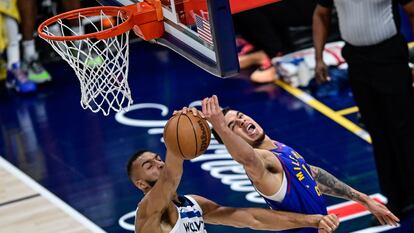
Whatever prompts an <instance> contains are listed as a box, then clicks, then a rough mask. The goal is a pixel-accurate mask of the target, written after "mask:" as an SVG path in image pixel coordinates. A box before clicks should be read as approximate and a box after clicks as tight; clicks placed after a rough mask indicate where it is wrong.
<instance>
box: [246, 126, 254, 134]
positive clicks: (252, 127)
mask: <svg viewBox="0 0 414 233" xmlns="http://www.w3.org/2000/svg"><path fill="white" fill-rule="evenodd" d="M246 130H247V133H248V134H249V135H252V134H254V133H256V126H254V125H253V124H248V125H247V127H246Z"/></svg>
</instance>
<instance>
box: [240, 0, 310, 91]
mask: <svg viewBox="0 0 414 233" xmlns="http://www.w3.org/2000/svg"><path fill="white" fill-rule="evenodd" d="M314 7H315V2H314V1H308V0H289V1H282V2H277V3H274V4H270V5H266V6H263V7H259V8H256V9H252V10H248V11H245V12H241V13H238V14H235V15H234V17H233V20H234V24H235V29H236V33H238V34H240V35H241V37H243V38H244V39H245V40H246V41H248V42H249V43H251V44H248V43H247V42H244V41H240V40H238V44H239V45H241V46H242V47H243V49H242V50H241V52H240V53H239V61H240V68H241V69H245V68H247V67H249V66H253V65H256V66H259V68H258V69H257V70H256V71H254V72H253V73H252V75H251V80H252V81H253V82H257V83H267V82H272V81H273V80H275V78H276V77H277V74H276V69H275V67H274V66H273V65H272V63H271V58H273V57H275V56H280V55H282V54H284V53H287V52H290V51H292V50H293V44H292V39H291V38H290V33H289V27H291V26H306V25H308V26H310V25H311V22H312V12H313V9H314ZM240 42H241V43H240Z"/></svg>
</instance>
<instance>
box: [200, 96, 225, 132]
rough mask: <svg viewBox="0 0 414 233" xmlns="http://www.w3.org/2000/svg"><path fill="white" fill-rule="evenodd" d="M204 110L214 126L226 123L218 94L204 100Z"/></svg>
mask: <svg viewBox="0 0 414 233" xmlns="http://www.w3.org/2000/svg"><path fill="white" fill-rule="evenodd" d="M201 107H202V112H203V114H204V116H205V117H206V118H207V120H208V121H209V122H210V123H211V124H212V125H213V127H214V128H216V127H220V126H222V125H225V120H224V115H223V113H222V112H221V108H220V105H219V101H218V98H217V96H216V95H213V96H212V97H210V98H204V99H203V102H202V105H201Z"/></svg>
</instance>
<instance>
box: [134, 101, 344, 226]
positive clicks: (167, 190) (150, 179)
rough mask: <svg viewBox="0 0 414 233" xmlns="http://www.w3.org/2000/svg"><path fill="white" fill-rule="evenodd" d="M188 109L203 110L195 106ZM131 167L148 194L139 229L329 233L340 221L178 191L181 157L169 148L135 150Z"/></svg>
mask: <svg viewBox="0 0 414 233" xmlns="http://www.w3.org/2000/svg"><path fill="white" fill-rule="evenodd" d="M182 111H183V112H186V111H187V109H186V108H184V109H183V110H182ZM190 111H191V112H192V113H193V114H194V115H197V114H200V115H202V113H201V112H199V111H197V110H196V109H195V108H193V109H191V110H190ZM127 170H128V176H129V177H130V179H131V181H132V182H133V183H134V185H135V186H136V187H137V188H139V189H140V190H141V191H143V192H144V194H145V196H144V198H143V199H142V200H141V202H140V203H139V205H138V208H137V212H136V218H135V232H136V233H149V232H150V233H190V232H191V233H205V232H206V230H205V225H204V223H209V224H220V225H226V226H233V227H239V228H241V227H246V228H251V229H256V230H272V231H275V230H285V229H293V228H303V227H313V228H318V229H319V230H320V232H321V233H325V232H328V233H329V232H333V231H334V230H335V229H336V228H337V227H338V225H339V221H338V218H337V217H336V216H335V215H326V216H323V215H304V214H296V213H289V212H281V211H273V210H269V209H262V208H232V207H225V206H220V205H218V204H216V203H215V202H213V201H211V200H208V199H206V198H204V197H201V196H197V195H186V196H178V195H177V193H176V190H177V187H178V184H179V183H180V180H181V176H182V173H183V159H182V158H181V156H179V155H174V154H173V153H172V152H171V151H168V150H167V155H166V160H165V163H164V161H162V160H161V157H160V156H159V155H158V154H156V153H154V152H151V151H147V150H144V151H140V152H137V153H136V154H134V155H133V156H132V157H131V158H130V160H129V161H128V165H127Z"/></svg>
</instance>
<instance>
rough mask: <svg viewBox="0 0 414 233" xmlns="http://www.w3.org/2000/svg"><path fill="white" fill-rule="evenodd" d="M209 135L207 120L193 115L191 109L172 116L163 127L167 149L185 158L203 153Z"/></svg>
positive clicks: (191, 157) (208, 140) (208, 141)
mask: <svg viewBox="0 0 414 233" xmlns="http://www.w3.org/2000/svg"><path fill="white" fill-rule="evenodd" d="M210 137H211V131H210V128H209V126H208V124H207V121H206V120H204V119H203V118H201V117H199V116H194V115H193V113H192V112H191V111H188V112H187V114H183V113H179V114H176V115H174V116H172V117H171V118H170V119H169V120H168V122H167V124H166V125H165V127H164V142H165V145H166V146H167V149H168V150H169V151H171V152H173V153H174V154H176V155H181V156H182V157H183V159H187V160H190V159H193V158H195V157H197V156H199V155H201V154H203V153H204V152H205V151H206V150H207V147H208V145H209V144H210Z"/></svg>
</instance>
